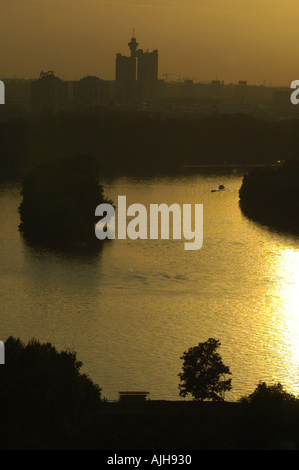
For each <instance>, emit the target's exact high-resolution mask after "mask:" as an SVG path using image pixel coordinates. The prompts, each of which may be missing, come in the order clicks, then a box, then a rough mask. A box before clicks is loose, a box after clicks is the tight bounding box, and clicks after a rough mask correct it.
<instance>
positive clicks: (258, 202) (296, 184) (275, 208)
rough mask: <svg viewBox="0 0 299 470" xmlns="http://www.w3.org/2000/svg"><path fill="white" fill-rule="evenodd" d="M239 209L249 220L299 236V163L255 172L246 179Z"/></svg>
mask: <svg viewBox="0 0 299 470" xmlns="http://www.w3.org/2000/svg"><path fill="white" fill-rule="evenodd" d="M239 196H240V205H241V208H242V210H243V212H244V213H245V214H246V215H247V216H249V217H250V218H252V219H254V220H256V221H259V222H261V223H264V224H268V225H270V226H272V227H275V228H278V229H281V230H287V231H291V232H294V233H299V218H298V214H299V160H288V161H286V162H285V163H284V164H283V165H282V166H281V167H278V168H273V167H264V168H255V169H253V170H252V171H250V172H249V173H248V174H247V175H245V176H244V178H243V182H242V186H241V188H240V191H239Z"/></svg>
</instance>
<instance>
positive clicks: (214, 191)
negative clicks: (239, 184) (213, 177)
mask: <svg viewBox="0 0 299 470" xmlns="http://www.w3.org/2000/svg"><path fill="white" fill-rule="evenodd" d="M224 189H225V186H223V184H220V186H218V189H212V190H211V193H216V192H217V191H223V190H224Z"/></svg>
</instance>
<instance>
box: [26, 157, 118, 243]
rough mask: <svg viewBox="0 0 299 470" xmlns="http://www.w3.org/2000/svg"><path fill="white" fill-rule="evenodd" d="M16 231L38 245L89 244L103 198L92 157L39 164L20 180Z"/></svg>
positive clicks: (92, 240) (102, 190) (105, 200)
mask: <svg viewBox="0 0 299 470" xmlns="http://www.w3.org/2000/svg"><path fill="white" fill-rule="evenodd" d="M21 195H22V196H23V200H22V202H21V205H20V207H19V213H20V218H21V223H20V226H19V229H20V231H21V232H23V233H24V235H26V236H27V237H28V238H30V239H33V240H34V241H37V242H42V243H44V242H45V243H60V242H62V243H65V242H68V243H73V244H75V243H77V242H84V243H88V244H93V243H95V242H96V237H95V234H94V226H95V223H96V218H95V209H96V207H97V206H98V205H99V204H103V203H105V202H106V203H112V202H111V201H108V200H107V199H105V198H104V189H103V187H102V186H101V185H100V184H99V167H98V165H97V162H96V160H95V159H94V158H92V157H89V156H86V155H80V156H78V157H73V158H62V159H56V160H54V161H49V162H46V163H43V164H42V165H40V166H38V167H37V168H35V169H34V170H33V171H32V172H31V173H29V174H28V175H27V176H26V177H25V178H24V181H23V189H22V192H21Z"/></svg>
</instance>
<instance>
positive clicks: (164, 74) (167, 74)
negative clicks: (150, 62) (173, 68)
mask: <svg viewBox="0 0 299 470" xmlns="http://www.w3.org/2000/svg"><path fill="white" fill-rule="evenodd" d="M170 75H176V73H163V77H166V82H167V78H168V77H169V76H170Z"/></svg>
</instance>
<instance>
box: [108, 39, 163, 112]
mask: <svg viewBox="0 0 299 470" xmlns="http://www.w3.org/2000/svg"><path fill="white" fill-rule="evenodd" d="M128 46H129V48H130V51H131V55H130V56H124V55H122V54H120V53H118V54H116V64H115V82H116V83H115V99H116V101H118V102H120V103H129V102H132V103H144V102H151V101H152V100H153V99H155V98H156V96H157V86H158V51H157V50H154V51H153V52H149V51H147V52H144V51H143V49H138V42H137V41H136V38H135V37H134V32H133V37H132V38H131V41H130V42H129V43H128Z"/></svg>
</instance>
